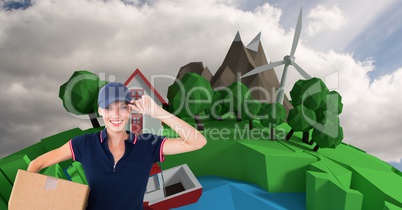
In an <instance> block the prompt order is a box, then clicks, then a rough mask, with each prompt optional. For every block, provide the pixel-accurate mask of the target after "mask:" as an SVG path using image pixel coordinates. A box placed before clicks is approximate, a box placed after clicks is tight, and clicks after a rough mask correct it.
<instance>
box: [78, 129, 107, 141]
mask: <svg viewBox="0 0 402 210" xmlns="http://www.w3.org/2000/svg"><path fill="white" fill-rule="evenodd" d="M100 135H101V133H100V131H99V132H95V133H85V134H81V135H78V136H75V137H74V138H73V139H76V140H85V141H96V140H97V141H99V139H100Z"/></svg>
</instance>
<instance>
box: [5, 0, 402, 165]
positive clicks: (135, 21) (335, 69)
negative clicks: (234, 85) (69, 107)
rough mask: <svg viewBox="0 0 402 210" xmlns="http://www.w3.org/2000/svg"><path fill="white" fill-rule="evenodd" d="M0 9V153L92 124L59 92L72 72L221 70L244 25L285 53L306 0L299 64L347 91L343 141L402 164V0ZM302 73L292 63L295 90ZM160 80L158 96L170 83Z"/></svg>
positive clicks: (88, 3)
mask: <svg viewBox="0 0 402 210" xmlns="http://www.w3.org/2000/svg"><path fill="white" fill-rule="evenodd" d="M371 1H372V3H370V2H371ZM0 7H1V8H0V71H1V76H0V107H1V109H0V116H1V121H0V133H1V135H0V158H1V157H4V156H6V155H8V154H11V153H14V152H16V151H18V150H20V149H22V148H25V147H27V146H29V145H32V144H33V143H36V142H38V141H40V139H41V138H44V137H47V136H49V135H52V134H56V133H59V132H61V131H65V130H67V129H71V128H74V127H79V128H81V129H87V128H90V127H91V124H90V122H89V120H87V119H82V118H78V117H76V116H73V115H71V114H69V113H67V112H66V111H65V110H64V108H63V106H62V102H61V100H60V99H59V98H58V91H59V87H60V85H61V84H63V83H64V82H65V81H67V80H68V79H69V77H70V76H71V74H72V73H73V72H74V71H75V70H80V69H86V70H89V71H91V72H94V73H96V74H99V75H100V76H101V77H103V78H104V79H105V80H108V81H121V82H124V81H125V80H126V79H127V78H128V77H129V76H130V75H131V73H132V72H133V71H134V70H135V69H136V68H139V69H141V70H142V72H143V73H144V74H145V76H146V77H148V79H149V80H151V81H152V78H156V77H155V75H168V76H169V75H170V76H175V75H176V74H177V71H178V70H179V68H180V67H181V66H183V65H185V64H187V63H189V62H193V61H202V62H203V63H204V65H206V66H208V68H209V69H210V70H211V72H212V73H215V71H216V70H217V68H218V67H219V66H220V64H221V62H222V61H223V59H224V56H225V55H226V52H227V50H228V49H229V46H230V44H231V42H232V40H233V38H234V36H235V34H236V32H237V31H239V32H240V34H241V37H242V40H243V42H244V44H248V43H249V42H250V41H251V40H252V39H253V38H254V36H256V35H257V34H258V33H259V32H261V34H262V38H261V40H262V43H263V46H264V49H265V52H266V53H267V54H268V56H269V58H270V60H271V61H277V60H281V59H282V58H283V56H284V55H287V54H289V51H290V46H291V42H292V39H293V32H294V27H295V23H296V19H297V16H298V12H299V10H300V7H303V29H302V33H301V40H300V42H299V45H298V48H297V51H296V54H295V56H296V61H297V63H298V64H299V65H300V66H302V67H303V68H304V69H305V70H306V71H307V72H309V73H310V75H313V76H316V77H320V78H322V79H323V80H325V81H326V82H327V85H328V86H330V87H331V88H332V89H334V90H337V91H338V92H340V93H341V95H342V96H343V103H344V112H343V113H342V115H341V120H342V121H341V123H342V126H343V127H344V131H345V138H344V142H346V143H349V144H353V145H355V146H356V147H359V148H361V149H363V150H365V151H367V152H368V153H370V154H372V155H374V156H376V157H379V158H381V159H382V160H384V161H387V162H392V164H393V165H395V166H397V167H399V168H400V170H402V169H401V168H402V164H401V163H400V161H401V159H402V152H401V151H402V138H401V137H400V134H399V129H400V128H401V127H402V108H401V107H400V105H401V104H402V98H401V97H400V96H399V94H398V92H400V91H401V90H402V59H400V54H401V53H400V51H401V50H402V41H401V38H400V37H402V31H401V29H402V25H401V24H400V23H399V22H400V21H399V20H400V19H402V17H401V16H402V14H401V13H400V11H401V10H402V1H398V0H383V1H380V2H379V1H374V0H370V1H369V2H367V1H366V0H354V1H347V0H336V1H335V0H324V1H323V0H320V1H318V0H314V1H302V0H301V1H298V2H297V3H296V2H295V1H280V0H267V1H260V0H257V1H247V0H202V1H201V0H200V1H186V0H172V1H162V0H151V1H146V2H145V1H135V0H134V1H129V0H126V1H120V0H108V1H102V0H69V1H49V0H35V1H27V0H19V1H8V0H0ZM398 55H399V56H398ZM275 71H276V72H277V74H278V76H281V68H278V69H275ZM300 78H301V76H300V75H298V73H297V72H295V71H290V72H289V77H288V80H287V88H288V90H289V89H290V88H291V87H292V86H293V84H294V82H295V81H296V80H297V79H300ZM154 81H155V84H154V85H155V87H156V88H157V89H158V90H159V92H160V93H161V94H162V95H165V94H166V89H167V86H168V85H170V84H171V83H172V82H173V81H172V80H171V79H169V78H165V79H162V78H161V77H158V79H155V80H154Z"/></svg>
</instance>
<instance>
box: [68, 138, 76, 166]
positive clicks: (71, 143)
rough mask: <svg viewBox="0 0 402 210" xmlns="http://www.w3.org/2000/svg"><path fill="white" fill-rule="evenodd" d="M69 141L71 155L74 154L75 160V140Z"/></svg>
mask: <svg viewBox="0 0 402 210" xmlns="http://www.w3.org/2000/svg"><path fill="white" fill-rule="evenodd" d="M68 143H69V144H70V151H71V156H73V160H74V161H75V154H74V150H73V142H72V141H71V140H70V141H69V142H68Z"/></svg>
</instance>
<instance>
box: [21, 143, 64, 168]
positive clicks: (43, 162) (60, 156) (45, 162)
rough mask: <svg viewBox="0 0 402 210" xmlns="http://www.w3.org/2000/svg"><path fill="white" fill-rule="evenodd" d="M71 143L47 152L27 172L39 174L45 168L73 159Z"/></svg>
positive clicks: (32, 163) (30, 165)
mask: <svg viewBox="0 0 402 210" xmlns="http://www.w3.org/2000/svg"><path fill="white" fill-rule="evenodd" d="M71 158H72V155H71V150H70V142H67V143H66V144H64V145H63V146H61V147H59V148H57V149H54V150H52V151H50V152H47V153H45V154H43V155H41V156H39V157H37V158H36V159H35V160H33V161H31V163H30V164H29V166H28V169H27V171H30V172H35V173H38V172H39V171H40V170H42V169H43V168H46V167H49V166H51V165H54V164H56V163H59V162H61V161H65V160H68V159H71Z"/></svg>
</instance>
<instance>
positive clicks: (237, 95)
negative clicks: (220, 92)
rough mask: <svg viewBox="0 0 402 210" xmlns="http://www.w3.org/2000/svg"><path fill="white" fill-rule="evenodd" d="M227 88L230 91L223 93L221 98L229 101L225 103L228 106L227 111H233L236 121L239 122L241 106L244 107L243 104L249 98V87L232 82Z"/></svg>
mask: <svg viewBox="0 0 402 210" xmlns="http://www.w3.org/2000/svg"><path fill="white" fill-rule="evenodd" d="M227 88H228V89H229V91H230V93H229V94H226V95H224V96H223V100H225V101H228V102H229V103H230V104H227V103H226V106H229V112H233V113H235V114H236V118H237V121H238V122H240V121H241V120H242V118H241V116H242V112H243V108H245V106H244V105H243V104H244V102H245V101H246V100H251V94H250V89H249V88H248V87H247V86H246V85H244V84H243V83H241V82H233V83H232V84H230V85H229V86H228V87H227Z"/></svg>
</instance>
